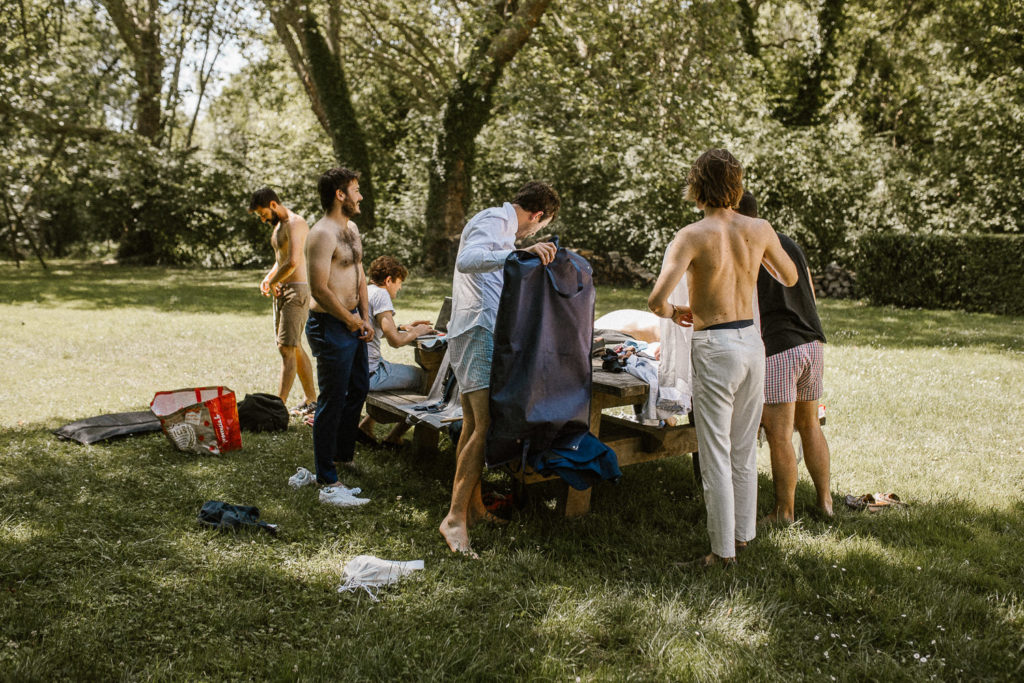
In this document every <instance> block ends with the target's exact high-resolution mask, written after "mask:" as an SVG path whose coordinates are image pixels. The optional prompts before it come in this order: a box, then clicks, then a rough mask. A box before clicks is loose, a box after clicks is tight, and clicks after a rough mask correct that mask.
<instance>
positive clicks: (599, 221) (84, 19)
mask: <svg viewBox="0 0 1024 683" xmlns="http://www.w3.org/2000/svg"><path fill="white" fill-rule="evenodd" d="M0 2H4V3H6V4H5V7H10V8H11V9H12V11H10V12H7V11H5V12H4V13H3V14H2V18H0V22H3V23H2V27H3V28H4V29H5V31H6V35H7V36H9V40H8V41H7V42H6V43H5V45H4V46H3V47H2V48H0V64H2V66H3V69H2V70H0V73H2V75H0V89H2V92H0V95H3V97H0V118H2V120H3V122H4V125H3V126H2V127H0V141H2V142H3V145H0V181H3V183H4V185H5V192H6V197H7V199H6V201H5V203H4V204H3V206H2V207H0V208H2V209H3V210H2V211H0V220H3V221H4V222H5V223H6V228H0V230H2V232H0V250H2V251H3V252H4V253H7V254H10V255H17V257H18V258H25V257H27V256H28V255H30V254H31V253H32V252H33V251H34V250H35V249H38V251H39V253H40V255H42V256H47V255H62V254H68V253H73V252H75V251H76V250H81V249H83V248H85V247H91V248H95V247H96V245H99V246H100V247H101V248H103V247H104V246H105V248H107V249H113V248H116V249H117V251H118V253H119V255H120V256H121V257H122V258H135V259H140V260H143V261H150V262H157V261H159V262H205V263H210V264H214V263H223V264H230V263H239V262H248V261H250V260H252V259H256V258H266V257H267V252H266V246H265V244H264V242H265V239H266V235H265V234H263V231H261V230H259V229H258V228H257V227H254V223H253V221H252V219H250V218H249V217H247V216H245V215H244V214H243V213H242V211H241V208H240V207H242V205H244V204H245V201H244V200H245V195H246V194H247V193H248V192H250V191H251V190H252V189H254V188H256V187H259V186H262V185H265V184H269V185H272V186H274V187H276V188H277V189H279V191H281V192H282V196H283V197H284V198H285V202H286V203H287V204H288V205H289V206H291V207H292V208H293V209H295V210H298V211H300V212H301V213H303V214H304V215H307V216H309V215H311V214H315V213H317V212H318V211H319V209H318V206H317V202H316V197H315V192H314V189H315V178H316V176H317V175H318V173H319V172H320V171H322V170H323V169H324V168H325V167H327V166H328V165H331V164H333V163H335V162H336V160H337V158H338V148H339V145H344V144H345V139H344V137H341V138H338V137H337V136H335V137H334V138H332V137H331V136H329V135H327V134H326V132H325V129H324V128H323V125H322V120H321V118H320V117H319V114H318V113H317V110H316V107H315V106H312V105H311V100H310V98H309V94H308V87H309V86H308V84H304V82H303V81H302V80H301V79H299V78H297V77H296V71H295V69H294V68H293V67H294V59H293V57H292V56H290V54H289V52H288V49H289V46H288V44H287V42H286V41H283V39H282V38H281V36H280V35H277V34H275V32H274V30H273V28H272V24H271V22H270V21H269V19H270V15H269V14H267V8H268V7H269V8H270V9H275V8H280V7H285V6H286V5H287V3H282V2H278V1H277V0H273V2H270V3H269V4H268V3H266V2H264V3H261V4H252V3H250V4H249V5H239V6H238V7H240V8H241V9H240V11H239V12H237V13H235V15H232V17H228V16H227V14H229V12H228V11H227V10H228V9H230V8H231V7H235V6H233V5H229V4H228V3H227V0H220V2H213V0H182V2H181V3H178V4H174V5H173V7H172V6H171V5H168V11H167V12H166V13H165V16H164V23H163V25H162V29H161V30H162V33H161V36H162V38H161V40H162V42H161V46H162V47H161V49H162V50H163V52H162V54H163V55H164V57H165V64H166V68H165V71H164V73H163V78H162V82H163V85H164V90H163V92H162V95H161V98H162V99H161V102H162V105H163V107H164V110H163V111H164V113H163V116H162V120H161V121H162V124H161V125H162V126H163V128H162V133H161V135H160V136H159V137H158V144H152V143H143V142H141V141H139V140H137V139H135V138H136V137H137V136H134V135H133V134H132V131H133V130H135V123H136V119H135V116H136V114H135V110H136V108H137V104H138V103H137V97H136V96H137V92H136V91H137V89H138V88H137V86H136V83H137V74H136V73H135V71H134V68H135V67H134V66H133V65H134V62H133V60H132V57H131V54H130V50H128V49H127V48H126V47H125V45H124V44H123V41H121V40H120V39H119V37H118V32H117V30H116V28H115V25H114V24H113V23H112V21H111V19H110V18H109V17H108V15H107V14H106V13H105V12H99V13H96V12H94V11H93V9H94V6H93V5H90V4H87V3H86V2H85V0H75V1H72V2H67V3H54V2H53V1H52V0H24V2H21V0H0ZM111 4H113V3H111ZM293 4H294V3H293ZM513 4H514V3H513ZM300 5H301V3H300V4H294V7H297V8H299V9H301V10H302V11H306V10H307V9H308V11H309V12H312V13H313V14H312V16H314V17H315V18H316V20H317V22H318V24H317V25H318V26H319V27H320V28H321V29H322V32H323V37H324V40H326V44H327V46H328V47H329V48H330V51H331V59H333V60H338V61H339V63H343V64H344V65H345V75H346V79H347V84H348V87H349V95H350V97H351V103H352V108H353V111H354V116H355V117H356V118H357V119H358V122H359V124H360V126H361V129H362V130H363V133H364V137H365V141H366V146H367V150H368V155H369V157H370V159H372V162H373V164H372V166H373V180H374V190H375V194H376V197H375V199H376V208H375V213H376V218H377V220H376V222H377V227H376V229H375V230H373V231H372V232H370V233H368V234H367V255H368V256H372V255H376V254H378V253H382V252H384V251H387V252H390V253H394V254H396V255H398V256H399V257H400V258H402V259H403V260H404V261H406V262H408V263H410V264H415V263H421V262H422V261H423V260H424V253H423V248H422V246H421V245H422V241H423V239H424V236H425V235H426V234H428V232H429V231H428V226H432V228H433V229H434V231H435V233H436V232H437V226H436V225H434V224H433V221H428V220H427V219H426V217H425V207H426V206H427V198H428V194H429V187H430V180H429V179H430V176H431V173H435V174H436V173H437V172H438V166H437V163H438V158H439V157H438V156H437V155H438V153H439V149H440V148H439V147H438V144H439V142H438V140H439V139H440V138H439V137H438V135H439V131H440V130H441V129H442V128H443V122H444V115H445V102H446V96H447V93H449V92H452V88H453V83H454V82H455V80H456V79H457V78H458V74H460V73H463V74H465V73H469V72H470V71H472V68H473V67H472V65H471V64H470V62H471V57H472V50H473V45H474V36H478V35H482V34H483V33H485V32H486V31H488V30H491V29H492V28H493V26H492V24H491V23H488V22H493V20H494V18H495V17H496V16H497V15H495V13H494V9H493V7H491V6H490V5H489V4H480V3H474V2H469V0H433V1H432V2H429V3H421V2H415V1H414V0H372V1H369V2H365V3H357V5H355V6H352V7H348V6H344V7H343V6H340V5H337V3H333V4H332V3H328V2H316V3H308V4H305V5H301V6H300ZM288 6H291V5H288ZM21 8H24V13H23V12H22V11H20V10H21ZM187 8H192V9H190V10H189V12H190V13H191V14H190V15H189V17H190V18H189V20H188V23H187V26H186V24H185V23H183V22H184V17H185V14H184V12H185V10H186V9H187ZM506 9H507V8H506ZM296 11H297V10H296ZM209 18H213V20H212V21H213V23H212V24H210V19H209ZM206 26H211V28H210V31H209V33H206V32H204V31H205V28H204V27H206ZM183 36H188V39H187V40H186V42H188V41H192V42H193V43H195V44H196V45H198V44H201V43H204V41H205V43H206V44H208V45H210V46H211V49H212V50H214V51H216V49H218V48H217V46H220V45H224V44H227V43H225V42H224V41H228V42H230V43H231V44H235V45H242V46H244V48H243V49H242V51H241V53H240V54H241V55H242V56H243V57H244V60H243V61H245V63H244V65H243V66H242V67H241V68H240V69H238V70H237V71H236V72H235V73H234V74H233V76H232V77H231V80H230V82H228V83H227V84H226V86H225V87H224V88H223V89H221V90H220V91H219V92H213V91H210V90H207V95H206V97H207V99H208V102H209V106H207V107H202V108H199V107H197V108H192V105H191V104H189V105H188V106H186V105H185V104H184V102H185V100H186V99H188V98H186V97H184V95H183V93H184V92H185V90H187V89H189V88H191V89H193V90H195V91H196V92H194V93H192V95H190V97H194V96H195V95H197V94H198V90H196V86H194V85H192V84H191V83H192V82H191V81H190V80H189V79H188V78H186V77H185V76H184V75H183V74H184V71H187V70H189V69H193V70H194V69H195V67H196V65H197V63H198V62H201V61H202V60H200V59H199V58H198V57H197V56H196V54H194V53H193V52H190V51H188V50H186V51H185V52H184V53H183V52H180V51H179V50H178V46H179V44H180V39H181V37H183ZM231 41H233V42H231ZM82 64H85V65H88V67H87V68H84V69H83V68H79V66H80V65H82ZM179 66H180V69H179ZM179 70H180V71H181V72H182V73H179V75H178V76H177V77H175V75H174V74H175V73H176V71H179ZM176 89H177V91H178V92H176ZM489 97H490V98H491V102H492V104H491V106H490V108H489V117H490V118H489V120H488V122H487V123H486V124H485V125H484V126H483V128H482V129H481V130H480V133H479V134H478V135H476V137H475V145H474V144H468V143H470V142H471V141H469V140H466V141H460V144H462V142H465V143H467V144H465V145H462V146H463V147H465V148H466V149H470V150H472V151H473V154H474V155H475V163H473V164H470V165H469V166H468V167H467V168H469V171H470V173H469V175H468V176H467V178H466V183H465V184H464V186H465V188H466V191H467V192H468V193H469V195H468V197H467V199H466V201H467V202H468V203H467V206H466V209H467V214H468V215H472V213H474V212H475V211H477V210H479V209H482V208H484V207H485V206H488V205H491V204H494V203H496V202H500V201H504V200H507V199H508V198H509V197H510V196H511V194H512V193H514V191H515V190H516V189H517V187H518V186H519V185H521V184H522V183H523V182H524V181H526V180H528V179H531V178H543V179H546V180H549V181H550V182H552V183H553V184H554V185H555V186H556V187H557V188H558V189H559V191H560V192H561V193H562V195H563V197H564V199H565V202H564V209H563V212H562V214H561V215H560V218H559V220H558V221H557V222H556V224H555V225H554V226H553V227H552V230H554V231H557V232H559V233H560V234H561V235H562V237H563V239H564V240H565V241H566V243H568V244H572V245H575V246H580V247H588V248H593V249H597V250H600V251H608V250H613V249H614V250H619V251H623V252H625V253H628V254H630V255H631V256H633V257H634V258H636V259H639V260H642V261H644V262H645V263H646V265H648V266H650V267H657V266H658V264H659V261H660V259H661V256H662V254H663V253H664V249H665V247H666V245H667V242H668V241H669V240H670V239H671V237H672V235H673V234H674V233H675V231H676V230H678V229H679V228H681V227H682V226H684V225H686V224H687V223H689V222H690V221H691V220H692V219H693V218H695V217H696V215H697V214H696V213H695V212H693V210H692V207H691V206H690V205H688V204H687V203H686V202H684V201H683V199H682V197H683V194H684V191H685V178H686V174H687V171H688V168H689V165H690V163H692V160H693V159H694V158H696V156H697V155H698V154H699V153H700V152H701V151H703V150H704V149H706V148H708V147H711V146H724V147H728V148H730V149H731V150H732V151H733V152H734V153H736V155H737V156H738V157H739V158H740V160H741V161H743V162H744V164H745V166H746V170H747V182H748V185H749V187H750V188H751V189H752V190H753V191H754V192H755V194H756V195H758V197H759V200H760V204H761V207H762V213H763V215H764V216H765V217H766V218H768V219H769V220H770V221H772V223H773V225H774V226H775V227H776V228H777V229H779V230H780V231H783V232H786V233H789V234H791V235H793V236H794V237H796V238H797V240H798V241H800V242H801V243H802V244H803V246H804V247H805V251H806V252H807V254H808V256H809V258H810V259H811V262H812V264H813V265H814V266H815V267H821V266H823V265H825V264H827V263H828V262H830V261H838V262H840V263H842V264H844V265H850V263H851V261H852V259H853V258H854V255H855V251H856V248H855V244H856V242H857V240H858V239H859V238H860V237H861V236H863V235H865V234H869V233H876V232H878V233H886V232H890V231H897V232H901V233H902V232H910V233H933V232H938V233H950V234H990V233H1019V232H1021V230H1022V228H1024V176H1022V175H1021V174H1020V173H1019V172H1018V169H1017V165H1018V164H1017V159H1018V158H1019V157H1020V155H1021V153H1022V152H1024V147H1022V142H1021V141H1022V140H1024V9H1022V7H1021V6H1020V3H1018V2H1014V1H1013V0H957V1H956V2H947V3H936V2H927V1H926V2H920V1H914V2H901V3H892V2H884V1H882V0H828V2H818V1H814V2H812V1H811V0H757V1H753V2H751V1H741V2H729V1H726V0H706V1H703V2H694V3H688V4H686V5H685V6H684V7H680V5H679V3H678V2H674V1H671V0H637V1H631V2H623V1H622V0H595V2H591V3H553V4H552V5H551V6H550V8H548V9H547V11H546V12H545V13H544V16H543V17H542V20H541V21H540V23H539V25H538V26H537V27H536V28H535V29H534V31H533V33H532V35H531V36H530V38H529V40H528V41H527V43H526V44H525V46H524V47H523V48H522V50H521V51H520V52H519V54H517V56H516V58H515V59H514V60H512V61H511V62H509V63H508V65H507V66H506V68H505V69H504V73H503V75H502V76H501V78H500V79H498V80H497V81H496V84H495V87H494V90H493V92H492V93H491V94H490V95H489ZM189 101H190V103H191V100H189ZM197 112H198V116H194V115H195V114H196V113H197ZM193 119H194V120H193ZM467 135H468V133H467ZM442 151H443V150H442ZM32 188H35V189H34V191H30V189H32ZM172 197H184V198H186V199H185V201H183V202H182V204H183V205H176V204H175V202H174V200H172V199H170V198H172ZM184 204H188V205H190V206H184ZM200 204H201V206H200ZM218 240H225V241H224V242H223V243H221V242H219V241H218Z"/></svg>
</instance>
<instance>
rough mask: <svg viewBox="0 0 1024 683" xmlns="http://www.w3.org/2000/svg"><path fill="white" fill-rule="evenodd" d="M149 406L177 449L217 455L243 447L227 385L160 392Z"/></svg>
mask: <svg viewBox="0 0 1024 683" xmlns="http://www.w3.org/2000/svg"><path fill="white" fill-rule="evenodd" d="M149 407H150V409H151V410H152V411H153V414H154V415H156V416H157V417H158V418H159V419H160V426H161V428H162V429H163V432H164V434H166V435H167V438H168V439H170V441H171V443H173V444H174V445H175V446H176V447H177V448H178V449H179V450H182V451H189V452H192V453H213V454H214V455H220V454H221V453H226V452H228V451H234V450H238V449H239V448H241V447H242V432H241V430H240V429H239V426H238V407H237V406H236V404H235V392H233V391H231V390H230V389H228V388H227V387H201V388H195V389H178V390H176V391H159V392H157V394H156V395H155V396H154V397H153V400H152V402H150V404H149Z"/></svg>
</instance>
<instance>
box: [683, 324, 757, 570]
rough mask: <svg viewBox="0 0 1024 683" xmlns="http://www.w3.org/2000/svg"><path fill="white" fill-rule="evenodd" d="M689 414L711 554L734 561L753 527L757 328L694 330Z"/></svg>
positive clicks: (755, 514) (755, 511)
mask: <svg viewBox="0 0 1024 683" xmlns="http://www.w3.org/2000/svg"><path fill="white" fill-rule="evenodd" d="M690 350H691V361H692V363H693V412H694V417H695V418H696V423H697V425H696V426H697V441H698V444H699V446H700V472H701V477H702V479H703V481H704V504H705V505H706V507H707V511H708V535H709V536H710V537H711V552H713V553H714V554H715V555H718V556H719V557H735V556H736V541H741V542H746V541H750V540H752V539H753V538H754V536H755V534H756V525H757V519H756V516H757V427H758V425H759V424H760V422H761V409H762V407H763V406H764V344H763V343H762V342H761V334H760V332H758V329H757V327H755V326H754V325H751V326H749V327H744V328H741V329H738V330H729V329H726V330H697V331H695V332H694V333H693V340H692V341H691V343H690Z"/></svg>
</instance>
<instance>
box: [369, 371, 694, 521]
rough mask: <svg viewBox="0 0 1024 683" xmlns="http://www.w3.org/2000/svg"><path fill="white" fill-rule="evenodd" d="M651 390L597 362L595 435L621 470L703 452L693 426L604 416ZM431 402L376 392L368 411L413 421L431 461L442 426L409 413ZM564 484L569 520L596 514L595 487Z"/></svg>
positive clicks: (523, 475)
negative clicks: (593, 506) (415, 406)
mask: <svg viewBox="0 0 1024 683" xmlns="http://www.w3.org/2000/svg"><path fill="white" fill-rule="evenodd" d="M649 390H650V389H649V387H648V385H647V383H646V382H644V381H643V380H641V379H639V378H637V377H634V376H633V375H630V374H628V373H625V372H622V373H613V372H608V371H606V370H603V369H601V365H600V361H597V362H595V364H594V374H593V384H592V387H591V402H590V431H591V432H592V433H593V434H594V436H596V437H598V438H599V439H601V441H603V442H604V443H606V444H608V446H610V447H611V448H612V450H614V451H615V454H616V455H617V456H618V460H619V467H620V468H621V467H628V466H629V465H635V464H637V463H642V462H650V461H652V460H658V459H659V458H665V457H669V456H673V455H683V454H686V453H695V452H696V451H697V433H696V430H695V428H694V426H693V425H691V424H686V425H681V426H675V427H648V426H645V425H642V424H640V423H639V422H636V421H634V420H630V419H626V418H621V417H616V416H614V415H605V414H604V412H603V411H604V410H606V409H608V408H616V407H620V406H633V405H642V404H643V403H645V402H646V401H647V395H648V392H649ZM425 398H426V397H425V396H423V395H422V394H417V393H412V392H407V391H405V392H403V391H382V392H371V393H370V394H369V395H368V396H367V399H366V410H367V413H369V415H370V417H372V418H373V419H375V420H376V421H378V422H381V423H388V422H399V421H408V422H410V423H412V425H413V452H414V453H415V454H416V455H417V456H418V457H430V456H433V455H434V454H436V453H437V445H438V439H439V430H438V428H437V426H436V425H434V424H431V423H430V422H428V421H426V420H425V419H423V418H422V417H418V416H417V415H416V414H415V413H412V414H410V413H409V412H406V411H405V410H403V408H404V407H406V406H411V405H413V404H417V403H421V402H422V401H423V400H424V399H425ZM510 472H511V474H512V476H513V477H515V478H517V479H519V480H520V481H522V482H523V483H524V484H535V483H539V482H542V481H549V480H553V479H557V478H558V477H557V476H544V475H541V474H538V473H537V472H534V471H532V470H531V469H529V468H527V470H526V471H525V472H520V471H516V470H510ZM563 486H564V490H563V492H562V496H561V500H560V503H559V507H560V509H561V510H562V511H563V512H564V514H565V515H566V516H567V517H575V516H579V515H583V514H586V513H587V512H588V511H589V510H590V494H591V491H592V489H586V490H585V491H578V490H576V489H574V488H572V487H570V486H568V485H567V484H563Z"/></svg>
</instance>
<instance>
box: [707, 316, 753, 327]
mask: <svg viewBox="0 0 1024 683" xmlns="http://www.w3.org/2000/svg"><path fill="white" fill-rule="evenodd" d="M753 324H754V319H753V318H747V319H746V320H733V321H731V322H727V323H716V324H714V325H708V326H707V327H705V328H704V330H742V329H743V328H744V327H750V326H751V325H753Z"/></svg>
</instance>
